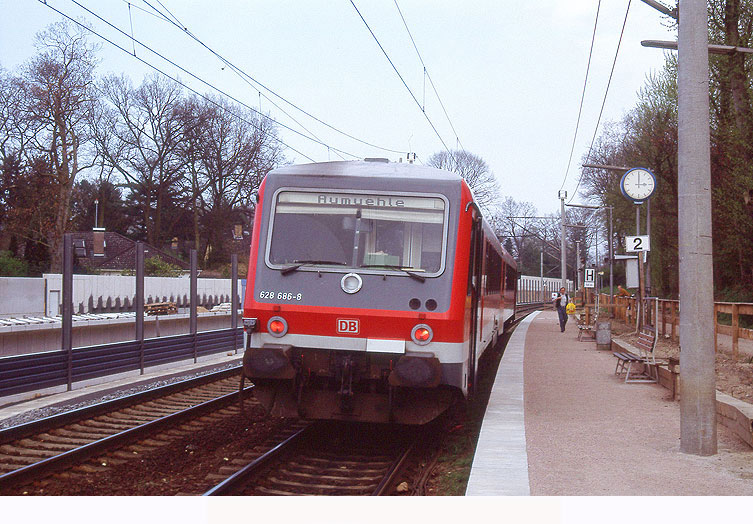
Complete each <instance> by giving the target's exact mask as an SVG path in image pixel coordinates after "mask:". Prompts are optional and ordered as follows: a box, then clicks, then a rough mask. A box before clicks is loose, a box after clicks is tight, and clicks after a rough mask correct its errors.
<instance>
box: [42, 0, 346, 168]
mask: <svg viewBox="0 0 753 524" xmlns="http://www.w3.org/2000/svg"><path fill="white" fill-rule="evenodd" d="M38 1H39V2H40V3H42V4H44V5H46V6H48V7H50V9H53V10H54V11H57V12H58V13H60V14H61V15H63V16H66V18H69V19H70V17H68V16H67V15H65V14H64V13H62V12H61V11H59V10H57V9H55V8H53V7H52V6H50V5H49V4H47V3H45V2H44V1H43V0H38ZM71 2H73V3H74V4H76V5H77V6H79V7H80V8H81V9H83V10H84V11H86V12H88V13H89V14H91V15H92V16H94V17H96V18H97V19H99V20H100V21H102V22H104V23H105V24H107V25H108V26H110V27H111V28H113V29H115V30H116V31H118V32H119V33H121V34H122V35H123V36H125V37H126V38H129V39H133V40H134V41H135V42H136V43H137V44H139V45H140V46H142V47H144V48H145V49H147V50H148V51H150V52H151V53H153V54H155V55H156V56H158V57H160V58H161V59H163V60H164V61H166V62H168V63H169V64H171V65H173V66H174V67H176V68H178V69H179V70H181V71H183V72H184V73H186V74H187V75H189V76H191V77H192V78H194V79H196V80H198V81H199V82H201V83H202V84H204V85H206V86H207V87H209V88H210V89H213V90H215V91H217V92H218V93H220V94H221V95H223V96H225V97H227V98H229V99H230V100H233V101H234V102H236V103H237V104H239V105H241V106H243V107H245V108H246V109H248V110H250V111H252V112H254V113H256V114H258V115H259V116H261V117H263V118H266V119H268V120H269V121H271V122H273V123H275V124H277V125H278V126H280V127H282V128H284V129H287V130H288V131H290V132H292V133H295V134H297V135H299V136H301V137H303V138H306V139H307V140H310V141H312V142H315V143H317V144H319V145H321V146H324V147H327V148H330V149H332V151H338V152H340V153H343V154H345V155H348V156H350V157H352V158H360V156H358V155H354V154H353V153H349V152H347V151H343V150H342V149H338V148H336V147H334V146H330V145H329V144H326V143H324V142H322V141H321V140H317V139H315V138H312V137H310V136H308V135H306V134H304V133H301V132H300V131H298V130H296V129H293V128H291V127H290V126H287V125H285V124H283V123H282V122H279V121H278V120H275V119H274V118H271V117H270V116H268V115H264V114H262V113H260V112H259V111H258V110H257V109H255V108H254V107H251V106H250V105H248V104H246V103H245V102H242V101H241V100H239V99H237V98H236V97H234V96H232V95H230V94H229V93H226V92H225V91H223V90H222V89H220V88H219V87H217V86H215V85H214V84H212V83H211V82H208V81H206V80H204V79H203V78H201V77H199V76H197V75H196V74H194V73H192V72H191V71H189V70H188V69H186V68H185V67H183V66H181V65H179V64H177V63H176V62H174V61H173V60H171V59H169V58H167V57H166V56H165V55H163V54H161V53H159V52H158V51H156V50H155V49H153V48H151V47H149V46H148V45H146V44H145V43H144V42H142V41H140V40H138V39H136V38H132V37H131V36H130V35H129V34H128V33H126V32H125V31H123V30H122V29H120V28H119V27H117V26H116V25H114V24H113V23H111V22H110V21H108V20H106V19H105V18H103V17H102V16H100V15H98V14H97V13H95V12H94V11H92V10H91V9H89V8H87V7H86V6H84V5H82V4H81V3H79V2H78V1H77V0H71ZM79 25H82V24H79ZM82 27H86V26H84V25H82ZM86 29H87V30H90V31H91V32H92V33H94V34H96V35H97V36H98V37H100V38H102V39H103V40H105V41H107V42H109V43H111V44H113V45H115V46H116V47H118V48H119V49H122V47H121V46H119V45H118V44H115V43H114V42H112V41H111V40H109V39H107V38H105V37H104V36H102V35H100V34H99V33H96V32H95V31H92V30H91V29H89V28H88V27H87V28H86ZM129 54H130V53H129ZM131 56H133V55H131ZM134 58H136V59H138V60H140V61H142V62H143V63H144V64H145V65H147V66H148V67H151V68H152V69H154V70H156V71H158V72H159V73H161V74H163V75H165V76H167V77H169V78H171V79H173V80H175V81H176V82H177V83H179V84H180V85H182V86H184V87H186V88H187V89H189V90H190V91H192V92H194V93H197V94H199V93H198V92H197V91H195V90H194V89H190V88H189V87H188V86H187V85H186V84H185V83H183V82H180V81H179V80H177V79H175V78H174V77H172V76H170V75H168V74H167V73H165V72H164V71H162V70H159V69H158V68H157V67H156V66H153V65H152V64H151V63H149V62H147V61H145V60H141V59H140V58H139V57H134ZM204 98H206V97H204ZM285 146H286V147H288V148H290V149H291V150H293V151H296V152H297V153H299V154H302V153H301V152H300V151H297V150H295V149H293V148H292V147H290V146H289V145H287V144H285ZM303 156H305V157H306V158H308V159H309V160H311V161H312V162H313V161H314V160H312V159H311V157H309V156H307V155H303Z"/></svg>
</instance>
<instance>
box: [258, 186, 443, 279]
mask: <svg viewBox="0 0 753 524" xmlns="http://www.w3.org/2000/svg"><path fill="white" fill-rule="evenodd" d="M446 229H447V202H446V200H445V199H444V198H443V197H439V196H408V195H405V196H403V195H396V194H362V193H333V192H324V191H319V192H315V191H300V190H299V191H291V190H281V191H279V192H278V193H277V194H276V198H275V202H274V208H273V217H272V223H271V231H270V234H269V241H268V243H267V246H268V247H267V264H268V265H269V266H270V267H273V268H283V267H286V266H289V265H290V264H299V263H306V264H310V266H311V267H327V268H338V267H342V268H353V269H362V268H369V270H377V271H378V270H380V269H381V270H384V271H390V270H400V269H401V268H402V269H410V270H413V271H418V272H421V273H422V274H424V275H425V276H433V275H439V274H440V273H441V272H442V271H443V270H444V259H445V244H446V240H445V239H446V238H447V231H446Z"/></svg>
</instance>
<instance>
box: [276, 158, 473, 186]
mask: <svg viewBox="0 0 753 524" xmlns="http://www.w3.org/2000/svg"><path fill="white" fill-rule="evenodd" d="M270 174H274V175H295V176H299V175H300V176H320V177H346V176H347V177H364V178H375V177H385V178H396V177H398V178H410V179H417V180H434V181H447V182H460V181H461V180H462V178H461V177H460V175H457V174H455V173H452V172H450V171H445V170H443V169H437V168H434V167H428V166H420V165H416V164H410V163H407V162H406V163H403V162H389V161H386V160H383V159H371V160H368V159H367V160H351V161H338V162H317V163H312V164H295V165H289V166H283V167H280V168H277V169H275V170H274V171H271V172H270Z"/></svg>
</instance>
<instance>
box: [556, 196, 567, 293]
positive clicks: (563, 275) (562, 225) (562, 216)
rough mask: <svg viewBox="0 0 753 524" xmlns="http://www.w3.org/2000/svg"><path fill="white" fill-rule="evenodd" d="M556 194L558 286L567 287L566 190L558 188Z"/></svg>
mask: <svg viewBox="0 0 753 524" xmlns="http://www.w3.org/2000/svg"><path fill="white" fill-rule="evenodd" d="M557 196H558V197H559V199H560V273H561V275H560V277H561V279H562V282H561V283H560V286H561V287H564V288H565V289H567V268H566V265H567V259H566V257H565V199H566V198H567V191H565V190H563V189H560V190H559V193H558V194H557Z"/></svg>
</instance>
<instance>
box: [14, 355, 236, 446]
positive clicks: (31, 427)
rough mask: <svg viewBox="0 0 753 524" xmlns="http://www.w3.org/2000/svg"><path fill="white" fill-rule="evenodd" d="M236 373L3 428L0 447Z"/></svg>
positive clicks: (188, 381) (176, 384) (225, 372)
mask: <svg viewBox="0 0 753 524" xmlns="http://www.w3.org/2000/svg"><path fill="white" fill-rule="evenodd" d="M240 370H241V366H235V367H232V368H229V369H224V370H222V371H217V372H214V373H208V374H206V375H202V376H200V377H194V378H189V379H186V380H181V381H179V382H174V383H173V384H167V385H165V386H160V387H158V388H154V389H149V390H146V391H140V392H138V393H134V394H132V395H126V396H124V397H120V398H116V399H112V400H107V401H104V402H98V403H96V404H92V405H91V406H85V407H82V408H78V409H74V410H71V411H65V412H63V413H58V414H56V415H51V416H49V417H45V418H41V419H38V420H33V421H31V422H26V423H24V424H19V425H17V426H12V427H10V428H5V429H2V430H0V445H2V444H7V443H9V442H13V441H14V440H19V439H22V438H25V437H28V436H31V435H36V434H38V433H43V432H45V431H50V430H53V429H57V428H60V427H63V426H67V425H69V424H74V423H76V422H79V421H81V420H84V419H87V418H92V417H95V416H98V415H105V414H107V413H110V412H112V411H117V410H119V409H124V408H127V407H130V406H132V405H135V404H141V403H144V402H148V401H150V400H154V399H157V398H161V397H165V396H168V395H172V394H174V393H179V392H181V391H184V390H186V389H190V388H192V387H196V386H201V385H203V384H207V383H210V382H214V381H216V380H222V379H223V378H227V377H231V376H233V375H234V374H236V373H239V372H240ZM236 394H237V393H236Z"/></svg>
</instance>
